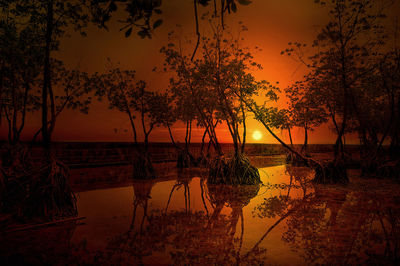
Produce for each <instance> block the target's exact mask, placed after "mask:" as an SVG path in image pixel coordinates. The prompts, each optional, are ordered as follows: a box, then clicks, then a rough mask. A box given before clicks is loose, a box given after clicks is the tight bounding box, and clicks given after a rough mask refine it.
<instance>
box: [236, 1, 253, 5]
mask: <svg viewBox="0 0 400 266" xmlns="http://www.w3.org/2000/svg"><path fill="white" fill-rule="evenodd" d="M238 2H239V4H241V5H244V6H247V5H250V4H251V1H250V0H238Z"/></svg>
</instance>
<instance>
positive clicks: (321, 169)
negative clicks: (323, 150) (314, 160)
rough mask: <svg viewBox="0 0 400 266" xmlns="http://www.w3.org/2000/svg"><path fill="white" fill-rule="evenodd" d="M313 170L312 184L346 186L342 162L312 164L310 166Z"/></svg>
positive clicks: (347, 179) (346, 178) (346, 181)
mask: <svg viewBox="0 0 400 266" xmlns="http://www.w3.org/2000/svg"><path fill="white" fill-rule="evenodd" d="M311 167H312V168H313V169H314V170H315V177H314V179H313V182H315V183H318V184H338V183H341V184H347V183H349V178H348V176H347V172H346V166H345V163H344V162H340V161H336V162H335V161H329V162H324V163H318V164H313V165H312V166H311Z"/></svg>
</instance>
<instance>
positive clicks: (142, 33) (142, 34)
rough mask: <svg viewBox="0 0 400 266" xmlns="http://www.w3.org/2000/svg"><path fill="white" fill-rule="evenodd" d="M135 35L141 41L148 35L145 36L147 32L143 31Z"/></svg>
mask: <svg viewBox="0 0 400 266" xmlns="http://www.w3.org/2000/svg"><path fill="white" fill-rule="evenodd" d="M137 34H138V35H139V36H140V38H142V39H144V38H146V36H147V35H148V34H147V30H145V29H143V30H141V31H139V32H138V33H137Z"/></svg>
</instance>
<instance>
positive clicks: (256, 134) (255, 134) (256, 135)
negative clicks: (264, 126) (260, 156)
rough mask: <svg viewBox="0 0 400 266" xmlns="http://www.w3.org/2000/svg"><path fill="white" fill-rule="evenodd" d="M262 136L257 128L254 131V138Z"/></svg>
mask: <svg viewBox="0 0 400 266" xmlns="http://www.w3.org/2000/svg"><path fill="white" fill-rule="evenodd" d="M261 138H262V134H261V132H260V131H258V130H255V131H254V132H253V139H254V140H260V139H261Z"/></svg>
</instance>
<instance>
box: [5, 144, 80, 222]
mask: <svg viewBox="0 0 400 266" xmlns="http://www.w3.org/2000/svg"><path fill="white" fill-rule="evenodd" d="M21 147H22V146H15V147H12V148H10V150H8V151H6V154H10V155H11V156H12V157H11V160H9V161H3V166H2V169H1V173H0V190H2V195H1V197H2V205H1V206H0V207H1V211H2V212H5V213H11V214H13V215H14V217H15V218H18V219H32V218H40V219H43V218H46V219H59V218H63V217H70V216H76V215H77V208H76V198H75V194H74V193H73V191H72V189H71V186H70V184H69V170H68V167H67V166H66V165H64V164H63V163H61V162H59V161H57V160H55V159H54V158H49V160H48V161H47V160H45V161H44V162H43V165H42V166H36V165H35V166H34V167H33V163H32V161H31V160H30V159H29V156H28V154H27V153H26V149H24V148H21Z"/></svg>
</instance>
